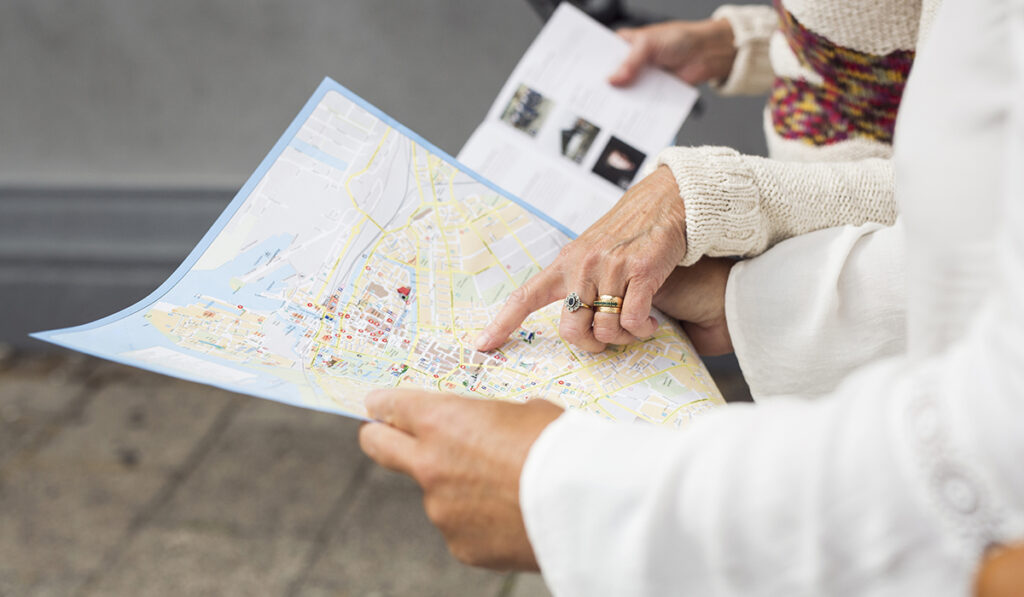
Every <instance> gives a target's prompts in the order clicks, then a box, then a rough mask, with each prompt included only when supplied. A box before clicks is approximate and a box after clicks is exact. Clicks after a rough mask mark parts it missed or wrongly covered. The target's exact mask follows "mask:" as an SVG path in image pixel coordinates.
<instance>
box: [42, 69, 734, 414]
mask: <svg viewBox="0 0 1024 597" xmlns="http://www.w3.org/2000/svg"><path fill="white" fill-rule="evenodd" d="M569 239H570V233H569V231H568V230H566V229H565V228H563V227H562V226H561V225H559V224H558V223H556V222H555V221H554V220H551V219H550V218H548V217H547V216H546V215H544V214H543V213H541V212H539V211H538V210H535V209H533V208H531V207H529V206H528V205H525V204H522V203H520V202H518V201H517V200H516V199H514V198H512V197H511V196H509V195H507V194H505V193H504V192H503V191H502V190H500V189H499V188H498V187H496V186H494V185H493V184H491V183H489V182H487V181H486V180H485V179H483V178H481V177H479V176H478V175H476V174H475V173H473V172H472V171H469V170H468V169H466V168H465V167H463V166H462V165H461V164H459V163H458V162H456V161H455V160H454V159H453V158H451V157H450V156H448V155H447V154H445V153H444V152H442V151H441V150H439V149H437V148H436V147H434V146H433V145H431V144H430V143H428V142H427V141H425V140H423V139H422V138H420V137H418V136H417V135H416V134H414V133H413V132H412V131H410V130H409V129H407V128H405V127H403V126H402V125H401V124H399V123H397V122H395V121H394V120H393V119H391V118H389V117H388V116H387V115H385V114H383V113H382V112H380V111H379V110H377V109H376V108H374V107H373V106H371V105H369V104H367V103H366V102H365V101H363V100H362V99H360V98H359V97H357V96H355V95H354V94H352V93H351V92H350V91H348V90H347V89H345V88H343V87H341V86H340V85H338V84H337V83H335V82H333V81H331V80H329V79H328V80H326V81H324V82H323V84H321V86H320V88H319V89H318V90H317V91H316V93H315V94H314V95H313V97H312V98H310V100H309V102H308V103H307V104H306V106H305V107H304V108H303V110H302V112H301V113H300V114H299V116H298V117H297V118H296V119H295V121H294V122H293V123H292V125H291V126H290V127H289V128H288V130H287V131H286V132H285V134H284V136H283V137H282V138H281V139H280V140H279V141H278V143H277V145H275V146H274V149H273V150H272V151H271V152H270V154H269V155H268V156H267V157H266V158H265V159H264V161H263V163H262V164H261V165H260V167H259V169H258V170H257V171H256V172H255V173H254V174H253V175H252V177H251V178H250V179H249V181H248V182H246V184H245V186H244V187H242V190H241V191H239V193H238V195H237V196H236V197H235V199H234V200H233V201H232V202H231V204H230V205H229V206H228V207H227V209H226V210H225V211H224V213H223V214H221V216H220V217H219V218H218V220H217V221H216V223H215V224H214V226H213V228H212V229H211V230H210V231H209V232H208V233H207V234H206V236H205V237H204V238H203V240H202V241H200V243H199V245H198V246H197V247H196V248H195V249H194V250H193V251H192V253H191V255H190V256H189V257H188V258H187V259H186V261H185V263H184V264H182V266H181V267H180V268H179V269H178V271H177V272H175V273H174V274H173V275H172V276H171V278H170V279H168V280H167V281H166V282H165V283H164V284H163V285H162V286H161V287H160V288H159V289H157V290H156V291H155V292H154V293H153V294H152V295H150V296H149V297H148V298H146V299H144V300H143V301H141V302H140V303H138V304H136V305H135V306H133V307H130V308H128V309H126V310H124V311H122V312H120V313H117V314H115V315H111V316H110V317H107V318H105V319H102V320H100V321H97V322H94V323H91V324H87V325H83V326H80V327H77V328H71V329H65V330H56V331H52V332H45V333H42V334H37V335H36V337H38V338H41V339H43V340H47V341H50V342H54V343H56V344H60V345H63V346H66V347H69V348H72V349H75V350H80V351H82V352H86V353H89V354H93V355H97V356H100V357H103V358H107V359H111V360H114V361H118V362H121V363H127V364H129V365H133V366H136V367H141V368H143V369H150V370H153V371H157V372H160V373H165V374H167V375H173V376H177V377H182V378H185V379H190V380H193V381H197V382H202V383H206V384H211V385H215V386H219V387H223V388H227V389H229V390H233V391H237V392H243V393H247V394H252V395H254V396H260V397H263V398H268V399H271V400H277V401H280V402H286V403H289V404H294V405H298V406H303V407H306V408H312V409H317V410H324V411H330V412H335V413H340V414H344V415H348V416H353V417H357V418H363V417H365V414H366V411H365V409H364V407H363V398H364V396H365V395H366V393H367V392H368V391H370V390H372V389H374V388H382V387H412V388H425V389H430V390H436V391H443V392H454V393H458V394H463V395H467V396H474V397H478V398H489V399H496V400H512V401H525V400H527V399H530V398H546V399H549V400H552V401H554V402H556V403H558V404H561V405H563V406H566V407H569V408H577V409H582V410H584V411H588V412H592V413H595V414H597V415H599V416H602V417H607V418H611V419H616V420H625V421H636V420H639V421H646V422H649V423H654V424H664V425H669V426H679V425H681V424H683V423H685V422H686V421H687V420H689V418H690V417H692V416H693V415H695V414H696V413H699V412H701V411H702V410H704V409H707V408H709V407H710V406H711V405H713V404H717V403H720V402H721V401H722V399H721V396H720V394H719V393H718V390H717V388H716V387H715V385H714V382H713V381H712V380H711V378H710V376H709V375H708V373H707V371H706V370H705V368H704V365H703V364H702V363H701V361H700V359H699V358H698V357H697V355H696V354H695V352H694V350H693V346H692V345H691V344H690V342H689V341H688V340H687V338H686V337H685V335H683V333H682V331H681V330H680V329H679V327H678V326H677V325H676V324H675V323H674V322H671V321H669V320H668V319H667V318H664V317H662V316H660V315H659V316H658V317H659V318H660V321H661V326H660V327H659V328H658V331H657V333H656V334H655V335H654V337H653V338H651V339H649V340H646V341H643V342H638V343H635V344H633V345H630V346H623V347H614V348H611V349H609V350H607V351H605V352H603V353H600V354H589V353H586V352H584V351H581V350H577V349H576V348H574V347H573V346H571V345H570V344H569V343H568V342H565V341H563V340H562V339H561V338H560V337H559V335H558V319H559V315H560V312H561V306H560V305H559V304H557V303H556V304H553V305H550V306H548V307H547V308H545V309H543V310H541V311H539V312H538V313H535V314H534V315H533V316H531V317H530V318H529V319H527V320H526V321H525V322H524V323H523V326H522V327H521V328H520V329H519V330H517V331H516V332H515V333H514V334H513V335H512V337H511V338H509V340H508V341H507V342H506V343H505V345H504V346H502V347H501V348H500V349H498V350H494V351H492V352H489V353H483V352H477V351H476V350H474V349H473V348H472V346H473V343H472V342H473V339H474V338H475V337H476V336H477V335H478V334H479V333H480V332H481V331H482V330H483V328H484V327H485V326H486V325H487V323H488V322H489V321H490V319H491V318H492V317H493V316H494V314H495V313H496V312H497V310H498V308H499V307H500V306H501V305H502V304H503V303H504V301H505V299H506V297H507V296H508V294H509V293H510V292H512V291H513V290H514V289H515V288H517V287H518V286H519V285H521V284H522V283H523V282H524V281H525V280H526V279H528V278H529V277H530V276H532V275H534V274H535V273H537V272H539V271H540V270H541V268H543V267H544V266H545V265H547V264H548V263H550V262H551V261H552V260H553V259H554V258H555V256H556V255H557V254H558V251H559V249H560V248H561V247H562V246H563V245H565V244H566V243H567V242H569Z"/></svg>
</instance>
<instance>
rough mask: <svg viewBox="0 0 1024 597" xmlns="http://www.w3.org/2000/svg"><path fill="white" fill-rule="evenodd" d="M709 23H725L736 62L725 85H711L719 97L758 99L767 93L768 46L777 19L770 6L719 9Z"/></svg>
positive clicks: (770, 77) (771, 74)
mask: <svg viewBox="0 0 1024 597" xmlns="http://www.w3.org/2000/svg"><path fill="white" fill-rule="evenodd" d="M711 18H712V19H725V20H727V21H729V25H731V26H732V34H733V38H734V39H735V41H734V42H733V43H734V44H735V46H736V60H734V61H733V64H732V70H731V71H730V72H729V77H728V78H727V79H726V80H725V81H721V82H719V83H717V84H713V85H712V87H714V88H715V89H716V90H717V91H718V92H719V93H721V94H722V95H759V94H762V93H768V91H769V90H770V89H771V86H772V81H773V80H774V78H775V74H774V72H773V71H772V65H771V63H770V62H769V60H768V42H769V40H770V39H771V36H772V33H773V32H774V31H775V30H776V29H777V28H778V26H779V17H778V15H777V14H776V13H775V9H773V8H772V7H770V6H759V5H746V6H733V5H725V6H720V7H719V8H718V10H716V11H715V12H714V13H712V15H711Z"/></svg>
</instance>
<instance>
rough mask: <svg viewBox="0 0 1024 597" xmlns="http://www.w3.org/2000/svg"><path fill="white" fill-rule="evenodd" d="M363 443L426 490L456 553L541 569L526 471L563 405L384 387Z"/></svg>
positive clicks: (370, 407)
mask: <svg viewBox="0 0 1024 597" xmlns="http://www.w3.org/2000/svg"><path fill="white" fill-rule="evenodd" d="M366 409H367V411H368V412H369V414H370V416H371V417H373V418H374V419H377V420H379V421H385V423H369V424H367V425H364V426H363V427H362V428H361V429H360V430H359V445H360V446H362V448H363V451H364V452H366V454H367V455H368V456H369V457H370V458H372V459H373V460H375V461H376V462H377V463H378V464H380V465H381V466H384V467H387V468H389V469H392V470H395V471H398V472H401V473H405V474H407V475H409V476H410V477H412V478H413V479H415V480H416V482H417V483H419V484H420V486H421V487H422V488H423V506H424V508H425V509H426V511H427V516H428V517H429V518H430V520H431V522H433V523H434V524H435V525H436V526H437V528H438V529H440V530H441V533H442V534H443V535H444V538H445V541H446V542H447V543H448V549H450V550H451V552H452V554H454V555H455V557H456V558H458V559H459V560H461V561H462V562H465V563H467V564H470V565H473V566H485V567H488V568H498V569H504V570H508V569H518V570H537V560H536V558H535V556H534V554H533V548H532V547H531V546H530V540H529V538H528V537H527V535H526V526H525V525H524V524H523V513H522V511H521V510H520V508H519V477H520V474H521V473H522V470H523V464H524V463H525V461H526V455H527V454H528V453H529V451H530V447H531V446H533V442H534V441H535V440H536V439H537V437H538V436H539V435H540V433H541V431H543V430H544V428H545V427H547V426H548V424H549V423H551V422H552V421H554V420H555V419H557V418H558V416H559V415H560V414H562V409H560V408H559V407H557V406H555V405H554V404H551V403H549V402H545V401H543V400H534V401H532V402H528V403H526V404H525V405H524V404H510V403H502V402H497V401H489V400H474V399H471V398H459V397H457V396H447V395H443V394H434V393H431V392H424V391H422V390H383V391H378V392H374V393H372V394H370V395H369V396H368V397H367V398H366Z"/></svg>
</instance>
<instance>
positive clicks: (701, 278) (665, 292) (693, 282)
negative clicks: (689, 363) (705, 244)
mask: <svg viewBox="0 0 1024 597" xmlns="http://www.w3.org/2000/svg"><path fill="white" fill-rule="evenodd" d="M734 264H735V262H734V261H732V260H730V259H713V258H710V257H704V258H702V259H701V260H700V261H698V262H697V263H695V264H693V265H692V266H690V267H677V268H676V269H675V270H674V271H673V272H672V275H670V276H669V277H668V279H667V280H665V283H664V284H662V286H661V288H660V289H659V290H658V293H657V294H655V295H654V306H655V307H657V308H658V310H660V311H661V312H662V313H664V314H666V315H668V316H670V317H674V318H676V319H678V320H679V322H680V323H681V324H682V325H683V330H685V331H686V334H687V335H688V336H689V337H690V340H691V341H693V345H694V347H695V348H696V349H697V352H698V353H700V354H701V355H704V356H717V355H721V354H729V353H730V352H732V351H733V349H732V338H731V336H730V335H729V326H728V325H727V324H726V320H725V286H726V282H728V280H729V272H730V271H731V270H732V266H733V265H734Z"/></svg>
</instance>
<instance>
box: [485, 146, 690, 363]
mask: <svg viewBox="0 0 1024 597" xmlns="http://www.w3.org/2000/svg"><path fill="white" fill-rule="evenodd" d="M685 254H686V209H685V207H684V205H683V200H682V198H680V197H679V187H678V185H677V184H676V180H675V177H674V176H673V175H672V172H671V171H670V170H669V169H668V167H667V166H661V167H659V168H658V169H656V170H655V171H654V172H653V173H652V174H651V175H650V176H648V177H647V178H645V179H643V180H641V181H640V182H639V183H637V184H635V185H633V187H632V188H630V189H629V190H628V191H627V192H626V194H625V195H623V196H622V199H620V200H619V202H618V203H616V204H615V206H614V207H613V208H612V209H611V210H610V211H609V212H608V213H607V214H605V215H604V216H603V217H602V218H601V219H600V220H598V221H597V222H595V223H594V225H593V226H591V227H590V228H588V229H587V230H586V231H585V232H584V233H583V234H581V235H580V237H579V238H577V239H576V240H574V241H573V242H571V243H569V244H568V245H566V246H565V247H564V248H563V249H562V252H561V253H560V254H559V255H558V258H557V259H555V261H554V263H552V264H551V265H549V266H548V267H547V268H545V269H544V271H542V272H540V273H539V274H537V275H536V276H534V277H533V278H530V280H528V281H527V282H526V284H524V285H523V286H522V287H520V288H519V289H517V290H516V291H515V292H513V293H512V294H511V295H510V296H509V298H508V301H507V302H506V303H505V306H504V307H502V309H501V311H500V312H499V313H498V315H497V316H496V317H495V318H494V321H492V322H491V324H490V325H489V326H487V328H486V329H485V330H484V331H483V333H482V334H481V335H480V337H479V338H477V340H476V348H477V350H483V351H486V350H492V349H494V348H497V347H499V346H501V345H502V344H503V343H504V342H505V340H506V339H507V338H508V336H509V334H511V333H512V332H513V331H515V330H516V328H518V327H519V326H520V325H521V324H522V323H523V320H525V319H526V318H527V317H528V316H529V315H530V314H531V313H533V312H534V311H536V310H538V309H540V308H541V307H544V306H545V305H549V304H551V303H552V302H554V301H556V300H560V299H564V298H565V297H566V295H568V294H569V293H570V292H575V293H576V294H578V295H579V297H580V299H581V300H582V302H584V303H586V304H588V305H590V304H591V303H592V302H593V300H594V299H595V298H596V297H597V296H598V295H602V294H607V295H612V296H616V297H621V298H622V299H623V302H622V307H621V309H622V311H621V313H619V314H613V313H595V312H594V310H592V309H587V308H581V309H578V310H576V311H574V312H569V310H568V309H563V310H562V319H561V321H560V323H559V328H558V331H559V334H560V335H561V336H562V338H564V339H565V340H567V341H569V342H571V343H573V344H574V345H576V346H579V347H580V348H582V349H584V350H587V351H590V352H600V351H602V350H604V348H605V345H607V344H629V343H631V342H634V341H635V340H636V339H637V338H647V337H649V336H650V335H651V334H653V333H654V331H655V330H656V329H657V327H658V324H657V321H656V320H655V319H654V318H653V317H651V301H652V300H653V298H654V293H655V292H657V291H658V289H659V288H661V285H662V283H663V282H664V281H665V279H666V278H667V277H668V276H669V274H671V273H672V270H673V269H674V268H675V267H676V265H677V264H678V263H679V262H680V261H681V260H682V258H683V256H684V255H685Z"/></svg>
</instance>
